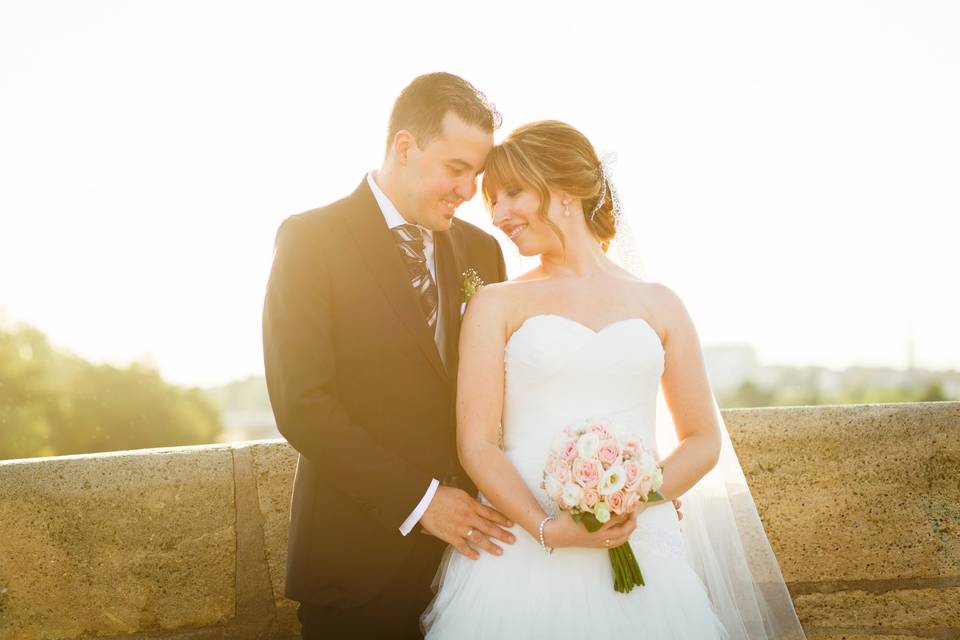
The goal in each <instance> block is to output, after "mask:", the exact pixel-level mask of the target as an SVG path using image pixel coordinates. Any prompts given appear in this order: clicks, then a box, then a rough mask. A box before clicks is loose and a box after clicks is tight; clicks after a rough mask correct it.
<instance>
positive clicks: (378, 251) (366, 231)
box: [346, 179, 449, 381]
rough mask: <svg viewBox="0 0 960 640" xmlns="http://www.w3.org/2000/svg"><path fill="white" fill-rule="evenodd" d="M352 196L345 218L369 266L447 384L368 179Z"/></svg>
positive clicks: (408, 280) (405, 270)
mask: <svg viewBox="0 0 960 640" xmlns="http://www.w3.org/2000/svg"><path fill="white" fill-rule="evenodd" d="M350 197H351V199H354V200H355V202H356V206H355V207H352V211H351V215H348V216H347V217H346V224H347V226H348V227H349V229H350V232H351V233H352V235H353V237H354V239H355V240H356V242H357V245H358V246H359V248H360V251H361V253H362V255H363V257H364V261H365V262H366V263H367V265H368V266H369V267H370V271H371V272H372V273H373V276H374V278H375V279H376V281H377V283H378V284H379V285H380V288H381V290H382V291H383V294H384V296H385V297H386V298H387V300H388V301H389V302H390V306H391V307H393V310H394V312H395V313H396V314H397V317H399V318H400V321H401V322H402V323H403V325H404V326H405V327H406V328H407V330H408V331H409V332H410V334H411V336H412V338H413V340H414V341H415V342H416V343H417V346H418V347H419V348H420V350H421V351H422V352H423V355H424V356H425V357H426V358H427V360H429V361H430V364H431V365H433V368H434V369H435V370H436V372H437V374H438V375H439V376H440V377H441V378H442V379H443V380H445V381H446V380H447V374H446V371H445V370H444V368H443V362H441V360H440V353H439V351H437V345H436V343H435V342H434V340H433V336H432V335H431V333H430V327H429V326H428V325H427V321H426V320H425V319H424V317H423V311H421V310H420V301H419V300H418V299H417V294H416V292H415V291H414V290H413V286H411V284H410V279H409V276H408V275H407V268H406V266H404V264H403V260H402V259H401V257H400V251H399V250H398V249H397V246H396V243H395V241H394V239H393V236H392V235H391V233H390V229H389V228H388V227H387V222H386V220H384V218H383V213H382V212H381V211H380V207H379V205H377V201H376V199H375V198H374V197H373V192H371V191H370V187H369V185H367V181H366V179H364V180H363V182H362V183H361V184H360V186H359V187H358V188H357V190H356V191H354V193H353V195H352V196H350ZM448 326H449V325H448Z"/></svg>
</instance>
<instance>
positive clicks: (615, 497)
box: [607, 491, 626, 513]
mask: <svg viewBox="0 0 960 640" xmlns="http://www.w3.org/2000/svg"><path fill="white" fill-rule="evenodd" d="M625 502H626V496H624V495H623V491H617V492H615V493H611V494H610V495H608V496H607V506H609V507H610V511H613V512H614V513H623V506H624V503H625Z"/></svg>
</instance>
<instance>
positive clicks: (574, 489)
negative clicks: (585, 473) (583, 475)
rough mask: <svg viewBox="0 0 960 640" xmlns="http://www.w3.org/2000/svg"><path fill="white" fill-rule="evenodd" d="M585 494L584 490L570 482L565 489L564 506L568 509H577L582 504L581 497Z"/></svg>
mask: <svg viewBox="0 0 960 640" xmlns="http://www.w3.org/2000/svg"><path fill="white" fill-rule="evenodd" d="M582 494H583V489H581V488H580V485H578V484H577V483H575V482H568V483H567V484H566V485H564V487H563V496H562V497H561V499H562V500H563V506H565V507H568V508H571V509H572V508H573V507H576V506H578V505H579V504H580V496H581V495H582Z"/></svg>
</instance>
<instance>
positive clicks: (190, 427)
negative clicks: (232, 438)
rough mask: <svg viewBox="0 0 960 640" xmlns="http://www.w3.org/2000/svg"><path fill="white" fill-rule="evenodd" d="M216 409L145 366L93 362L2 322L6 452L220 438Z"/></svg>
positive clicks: (1, 445)
mask: <svg viewBox="0 0 960 640" xmlns="http://www.w3.org/2000/svg"><path fill="white" fill-rule="evenodd" d="M220 430H221V427H220V419H219V416H218V412H217V409H216V408H215V407H214V405H213V404H212V403H211V402H210V400H208V399H207V398H206V397H205V396H204V395H203V393H202V392H201V391H200V390H198V389H184V388H182V387H177V386H175V385H171V384H168V383H166V382H165V381H164V380H163V379H162V378H161V377H160V375H159V374H158V373H157V372H156V371H154V370H152V369H150V368H148V367H145V366H143V365H137V364H135V365H132V366H130V367H128V368H125V369H120V368H117V367H113V366H109V365H94V364H91V363H89V362H87V361H85V360H83V359H82V358H79V357H77V356H74V355H71V354H69V353H64V352H61V351H58V350H56V349H54V348H52V347H51V346H50V343H49V341H48V340H47V338H46V336H45V335H44V334H43V333H41V332H40V331H38V330H36V329H34V328H32V327H28V326H19V327H15V328H12V329H7V330H4V329H0V459H10V458H28V457H34V456H56V455H68V454H74V453H93V452H99V451H120V450H126V449H142V448H148V447H167V446H179V445H190V444H205V443H210V442H214V441H215V440H216V438H217V436H218V435H219V433H220Z"/></svg>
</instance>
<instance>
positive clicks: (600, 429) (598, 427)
mask: <svg viewBox="0 0 960 640" xmlns="http://www.w3.org/2000/svg"><path fill="white" fill-rule="evenodd" d="M590 432H591V433H595V434H597V436H599V437H600V439H601V440H606V439H608V438H609V437H610V432H609V431H607V428H606V427H605V426H603V425H602V424H600V423H599V422H598V423H597V424H595V425H593V426H591V427H590Z"/></svg>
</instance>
